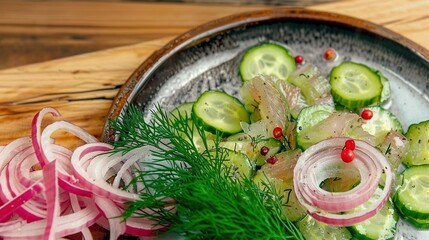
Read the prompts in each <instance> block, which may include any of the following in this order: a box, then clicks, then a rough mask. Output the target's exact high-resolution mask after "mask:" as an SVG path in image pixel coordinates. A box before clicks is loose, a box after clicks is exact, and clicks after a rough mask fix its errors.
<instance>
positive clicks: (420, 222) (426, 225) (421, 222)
mask: <svg viewBox="0 0 429 240" xmlns="http://www.w3.org/2000/svg"><path fill="white" fill-rule="evenodd" d="M403 218H404V219H405V221H407V222H409V223H411V225H413V226H414V227H416V228H418V229H429V220H427V219H415V218H412V217H408V216H403Z"/></svg>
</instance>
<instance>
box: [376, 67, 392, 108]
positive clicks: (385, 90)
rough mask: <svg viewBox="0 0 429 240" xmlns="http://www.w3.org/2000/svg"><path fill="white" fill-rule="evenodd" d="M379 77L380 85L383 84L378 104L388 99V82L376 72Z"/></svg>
mask: <svg viewBox="0 0 429 240" xmlns="http://www.w3.org/2000/svg"><path fill="white" fill-rule="evenodd" d="M376 72H377V74H378V75H379V76H380V80H381V84H383V91H381V98H380V102H386V101H387V100H389V99H390V82H389V79H387V77H386V76H384V75H383V73H381V72H380V71H376Z"/></svg>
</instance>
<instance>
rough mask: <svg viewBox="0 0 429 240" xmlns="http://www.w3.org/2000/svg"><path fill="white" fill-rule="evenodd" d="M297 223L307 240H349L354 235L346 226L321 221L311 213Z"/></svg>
mask: <svg viewBox="0 0 429 240" xmlns="http://www.w3.org/2000/svg"><path fill="white" fill-rule="evenodd" d="M296 225H297V227H298V229H299V230H300V231H301V234H302V236H304V238H305V239H306V240H313V239H323V240H347V239H352V237H353V236H352V234H351V233H350V231H349V230H348V229H347V228H346V227H338V226H333V225H329V224H326V223H323V222H319V221H317V220H315V219H314V218H312V217H310V216H309V215H307V216H306V217H305V218H304V219H302V220H301V221H299V222H297V224H296Z"/></svg>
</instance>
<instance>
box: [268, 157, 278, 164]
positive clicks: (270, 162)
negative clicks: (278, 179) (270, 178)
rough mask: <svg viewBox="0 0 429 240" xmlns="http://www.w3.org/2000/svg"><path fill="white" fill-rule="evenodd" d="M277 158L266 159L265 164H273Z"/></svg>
mask: <svg viewBox="0 0 429 240" xmlns="http://www.w3.org/2000/svg"><path fill="white" fill-rule="evenodd" d="M277 160H278V159H277V157H276V156H271V157H269V158H268V159H267V163H269V164H275V163H276V162H277Z"/></svg>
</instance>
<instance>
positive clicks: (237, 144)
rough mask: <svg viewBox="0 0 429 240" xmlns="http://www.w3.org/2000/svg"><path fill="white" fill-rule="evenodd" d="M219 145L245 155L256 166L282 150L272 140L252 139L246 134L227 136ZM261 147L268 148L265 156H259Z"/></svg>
mask: <svg viewBox="0 0 429 240" xmlns="http://www.w3.org/2000/svg"><path fill="white" fill-rule="evenodd" d="M219 145H220V146H221V147H223V148H227V149H231V150H234V151H239V152H241V153H243V154H245V155H246V156H247V157H249V159H250V161H251V162H252V163H255V164H256V165H257V166H261V165H263V164H264V163H265V161H266V160H267V159H268V158H269V157H271V156H273V155H274V154H276V153H278V152H279V151H280V149H281V148H282V145H281V143H280V142H279V141H277V140H276V139H274V138H269V139H257V138H253V139H252V138H251V137H250V136H249V135H248V134H246V133H237V134H234V135H232V136H229V137H228V138H227V139H226V141H223V142H220V143H219ZM263 146H265V147H268V149H269V151H268V153H267V154H266V155H265V156H264V155H262V154H261V148H262V147H263Z"/></svg>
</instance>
